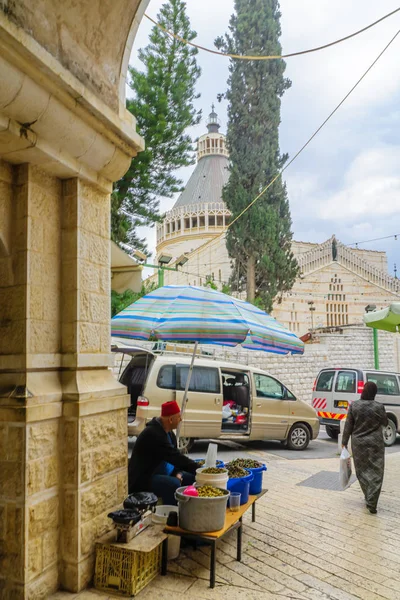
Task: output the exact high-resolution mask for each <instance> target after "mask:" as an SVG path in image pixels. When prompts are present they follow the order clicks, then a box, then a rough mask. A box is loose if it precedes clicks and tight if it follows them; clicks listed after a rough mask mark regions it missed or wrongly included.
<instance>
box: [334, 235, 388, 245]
mask: <svg viewBox="0 0 400 600" xmlns="http://www.w3.org/2000/svg"><path fill="white" fill-rule="evenodd" d="M398 236H399V237H400V233H393V234H392V235H385V236H384V237H380V238H374V239H372V240H363V241H362V242H352V243H351V244H346V246H358V244H369V242H379V241H380V240H389V239H390V238H394V239H395V240H397V237H398Z"/></svg>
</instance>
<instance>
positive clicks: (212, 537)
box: [164, 490, 268, 588]
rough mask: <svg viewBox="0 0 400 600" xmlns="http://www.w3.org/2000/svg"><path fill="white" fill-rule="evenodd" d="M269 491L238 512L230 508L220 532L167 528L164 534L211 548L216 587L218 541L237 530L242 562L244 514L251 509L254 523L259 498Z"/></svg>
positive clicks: (238, 558)
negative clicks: (204, 544) (200, 543)
mask: <svg viewBox="0 0 400 600" xmlns="http://www.w3.org/2000/svg"><path fill="white" fill-rule="evenodd" d="M267 491H268V490H262V492H260V494H257V495H255V496H249V500H248V502H246V504H242V505H241V506H240V507H239V510H238V511H237V512H232V511H231V510H230V509H229V508H227V509H226V517H225V526H224V527H223V529H220V530H219V531H207V532H205V533H196V532H194V531H187V530H186V529H182V528H181V527H171V526H168V525H167V526H166V527H165V528H164V532H165V533H168V534H169V535H178V536H180V537H185V538H188V539H192V540H194V541H203V542H206V543H207V544H209V545H210V546H211V555H210V587H211V588H214V587H215V570H216V565H217V559H216V552H217V542H218V540H220V539H222V538H223V537H225V536H226V535H227V534H228V533H230V532H231V531H234V530H235V529H237V544H236V560H238V561H239V562H240V561H241V560H242V527H243V523H242V519H243V515H244V513H245V512H246V511H247V510H248V509H249V508H250V507H251V513H252V514H251V517H252V518H251V520H252V522H253V523H254V522H255V520H256V502H257V500H258V499H259V498H261V497H262V496H264V494H265V493H266V492H267Z"/></svg>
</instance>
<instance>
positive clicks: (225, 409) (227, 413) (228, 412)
mask: <svg viewBox="0 0 400 600" xmlns="http://www.w3.org/2000/svg"><path fill="white" fill-rule="evenodd" d="M231 416H232V411H231V409H230V408H229V406H228V405H227V404H225V406H224V407H223V408H222V418H223V419H229V417H231Z"/></svg>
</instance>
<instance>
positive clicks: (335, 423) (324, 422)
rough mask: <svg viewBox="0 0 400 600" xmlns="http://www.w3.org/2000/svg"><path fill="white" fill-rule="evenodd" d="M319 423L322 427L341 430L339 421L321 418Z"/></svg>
mask: <svg viewBox="0 0 400 600" xmlns="http://www.w3.org/2000/svg"><path fill="white" fill-rule="evenodd" d="M319 422H320V424H321V425H329V426H330V427H336V428H337V429H338V430H339V429H340V420H339V419H328V418H327V417H320V418H319Z"/></svg>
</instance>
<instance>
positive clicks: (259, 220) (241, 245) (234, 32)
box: [215, 0, 297, 310]
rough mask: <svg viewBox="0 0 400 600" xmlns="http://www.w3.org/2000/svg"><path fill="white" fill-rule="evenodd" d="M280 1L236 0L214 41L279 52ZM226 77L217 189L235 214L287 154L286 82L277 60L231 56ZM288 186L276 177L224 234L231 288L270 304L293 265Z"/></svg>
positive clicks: (287, 283) (229, 47) (286, 284)
mask: <svg viewBox="0 0 400 600" xmlns="http://www.w3.org/2000/svg"><path fill="white" fill-rule="evenodd" d="M280 16H281V14H280V12H279V2H278V0H235V13H234V14H233V15H232V17H231V19H230V23H229V33H228V34H226V35H225V36H224V37H219V38H217V40H216V41H215V44H216V46H217V47H218V48H222V49H223V50H224V51H225V52H229V53H235V54H247V55H266V54H281V45H280V43H279V37H280V34H281V28H280ZM229 71H230V75H229V79H228V91H227V93H226V97H227V99H228V132H227V144H228V148H229V153H230V177H229V182H228V184H227V185H226V186H225V188H224V191H223V199H224V200H225V202H226V204H227V206H228V208H229V210H230V211H231V212H232V215H233V218H235V217H236V216H238V215H239V214H240V213H241V212H242V211H243V210H244V209H245V208H246V207H247V206H248V205H249V204H250V202H251V201H252V200H253V199H254V198H255V197H256V196H257V195H258V194H259V193H260V191H261V190H262V189H263V188H264V187H265V186H266V185H267V184H268V183H269V182H270V181H271V180H272V179H273V178H274V177H275V175H276V174H277V172H278V171H279V169H280V168H281V167H282V165H283V164H284V162H285V161H286V159H287V156H286V155H283V156H282V155H281V154H280V150H279V133H278V129H279V124H280V107H281V97H282V96H283V94H284V92H285V90H287V89H288V88H289V87H290V85H291V82H290V81H289V80H288V79H286V78H285V77H284V75H283V74H284V71H285V63H284V61H283V60H279V59H277V60H267V61H242V60H236V61H235V60H231V63H230V67H229ZM291 240H292V233H291V218H290V210H289V202H288V198H287V191H286V186H285V184H284V183H283V182H282V180H281V178H279V179H278V180H277V181H276V182H275V183H274V184H273V185H272V186H271V187H270V188H269V190H268V191H267V192H266V193H265V194H264V195H263V196H262V197H261V198H260V199H259V200H258V201H257V202H256V203H255V204H254V205H253V206H252V207H251V208H250V209H249V210H248V211H247V212H246V213H245V214H244V215H243V216H242V217H240V218H239V219H238V220H237V221H236V223H234V224H233V225H232V227H231V228H230V229H229V230H228V233H227V248H228V252H229V255H230V256H231V258H233V259H234V261H235V269H234V275H233V277H232V279H231V285H232V287H233V289H236V290H237V289H239V290H240V289H242V288H246V291H247V299H248V300H249V301H250V302H255V301H256V303H257V304H258V305H262V306H263V307H264V308H265V309H266V310H271V308H272V303H273V300H274V298H275V297H276V295H277V294H278V293H281V292H283V291H286V290H289V289H291V287H292V285H293V282H294V280H295V277H296V274H297V263H296V261H295V259H294V257H293V254H292V252H291Z"/></svg>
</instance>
